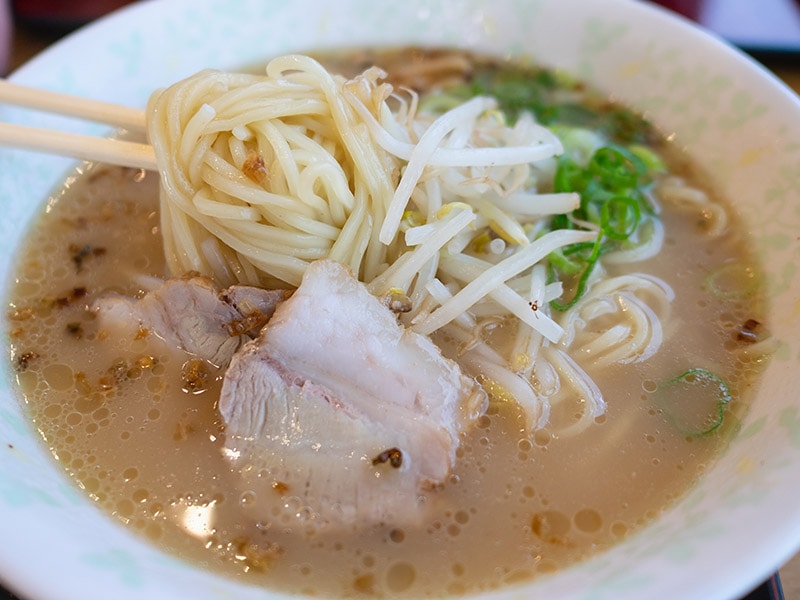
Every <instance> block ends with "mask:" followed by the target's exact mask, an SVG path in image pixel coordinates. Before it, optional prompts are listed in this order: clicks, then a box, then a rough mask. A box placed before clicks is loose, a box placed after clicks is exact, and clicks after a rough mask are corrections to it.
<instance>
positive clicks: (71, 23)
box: [11, 0, 133, 29]
mask: <svg viewBox="0 0 800 600" xmlns="http://www.w3.org/2000/svg"><path fill="white" fill-rule="evenodd" d="M132 1H133V0H13V1H12V2H11V7H12V9H13V13H14V18H15V19H17V20H19V21H20V22H25V23H30V24H34V25H41V26H47V27H54V28H59V29H62V28H63V29H71V28H74V27H78V26H80V25H84V24H86V23H88V22H89V21H93V20H94V19H97V18H99V17H102V16H103V15H105V14H108V13H110V12H111V11H113V10H115V9H117V8H120V7H122V6H124V5H126V4H130V3H131V2H132Z"/></svg>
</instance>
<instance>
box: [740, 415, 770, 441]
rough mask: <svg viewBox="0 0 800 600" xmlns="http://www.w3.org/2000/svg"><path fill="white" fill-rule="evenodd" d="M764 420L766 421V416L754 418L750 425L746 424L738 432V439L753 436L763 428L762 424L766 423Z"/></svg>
mask: <svg viewBox="0 0 800 600" xmlns="http://www.w3.org/2000/svg"><path fill="white" fill-rule="evenodd" d="M766 422H767V418H766V417H761V418H760V419H756V420H755V421H753V422H752V423H750V425H748V426H747V427H745V428H744V429H742V430H741V431H740V432H739V436H738V438H739V439H740V440H746V439H749V438H751V437H753V436H754V435H756V434H757V433H758V432H760V431H761V430H762V429H764V425H765V424H766Z"/></svg>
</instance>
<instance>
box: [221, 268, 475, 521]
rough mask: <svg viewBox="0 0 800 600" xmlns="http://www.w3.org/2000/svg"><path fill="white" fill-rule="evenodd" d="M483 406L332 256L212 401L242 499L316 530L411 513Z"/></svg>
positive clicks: (447, 363)
mask: <svg viewBox="0 0 800 600" xmlns="http://www.w3.org/2000/svg"><path fill="white" fill-rule="evenodd" d="M484 409H485V395H484V394H483V392H482V391H481V390H480V387H479V386H477V384H476V383H475V382H474V380H472V379H470V378H469V377H466V376H465V375H464V374H462V372H461V370H460V368H459V367H458V365H457V364H456V363H454V362H453V361H451V360H449V359H446V358H445V357H443V356H442V355H441V353H440V351H439V349H438V348H437V347H436V346H435V345H434V344H433V342H431V340H430V339H429V338H427V337H425V336H422V335H419V334H417V333H414V332H412V331H410V330H407V329H405V328H404V327H403V326H402V325H400V324H399V323H398V322H397V319H396V317H395V315H394V314H393V313H392V312H391V311H390V310H389V309H388V308H387V307H386V306H385V305H384V304H383V303H381V302H380V301H379V300H378V299H377V298H376V297H375V296H373V295H372V294H370V293H369V291H368V290H367V289H366V287H365V286H364V285H363V284H361V283H360V282H359V281H357V280H356V279H355V278H354V277H353V275H352V273H351V272H350V271H349V270H348V269H347V268H346V267H344V266H342V265H340V264H338V263H336V262H333V261H329V260H321V261H316V262H314V263H312V264H311V265H310V266H309V267H308V269H307V270H306V273H305V275H304V277H303V280H302V283H301V285H300V287H299V288H298V289H297V290H296V291H295V292H294V294H293V295H292V297H291V298H290V299H289V300H287V301H286V302H283V303H282V304H281V305H280V306H279V307H278V308H277V310H276V311H275V314H274V315H273V317H272V319H271V320H270V321H269V323H268V324H267V325H266V326H265V327H264V328H263V329H262V331H261V333H260V335H259V336H258V338H256V339H254V340H253V341H251V342H248V343H247V344H245V346H244V347H243V348H242V349H241V350H240V351H239V352H238V353H237V354H236V355H235V356H234V358H233V360H232V361H231V364H230V367H229V368H228V371H227V372H226V374H225V379H224V382H223V387H222V394H221V397H220V402H219V411H220V413H221V416H222V418H223V419H224V421H225V432H226V441H225V447H226V453H227V455H228V457H229V458H230V460H231V461H232V462H233V464H234V466H235V467H236V468H238V470H239V472H240V473H241V476H242V489H243V490H248V491H249V492H250V493H255V494H256V498H255V501H254V502H250V503H249V505H250V506H251V507H252V508H251V510H255V511H258V512H260V513H261V515H260V516H263V517H264V518H266V519H268V520H270V519H272V518H273V517H275V516H276V514H278V513H280V512H281V511H282V510H283V509H284V508H286V507H290V511H289V512H291V514H290V515H289V516H286V515H284V516H285V517H286V518H285V519H284V523H283V524H284V526H291V525H290V523H292V519H296V520H295V521H294V523H293V524H294V525H296V526H298V527H300V528H301V529H308V530H311V531H324V530H337V529H343V528H345V529H354V528H362V527H368V526H371V525H376V524H386V525H390V526H402V525H407V524H412V523H418V522H419V520H420V519H421V517H422V516H423V515H424V514H425V512H426V507H427V505H429V504H430V503H431V500H432V498H431V495H432V494H435V488H436V487H437V486H439V485H440V484H443V483H444V482H445V480H446V479H447V477H448V474H449V473H450V472H451V469H452V468H453V464H454V461H455V456H456V449H457V447H458V445H459V436H460V434H461V433H462V432H464V431H465V430H466V429H467V428H468V427H470V426H471V424H473V423H474V421H475V419H476V418H477V417H478V416H479V415H480V414H481V413H482V412H483V410H484ZM275 507H279V508H277V509H276V508H275Z"/></svg>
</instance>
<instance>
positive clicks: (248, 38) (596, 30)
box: [0, 0, 800, 600]
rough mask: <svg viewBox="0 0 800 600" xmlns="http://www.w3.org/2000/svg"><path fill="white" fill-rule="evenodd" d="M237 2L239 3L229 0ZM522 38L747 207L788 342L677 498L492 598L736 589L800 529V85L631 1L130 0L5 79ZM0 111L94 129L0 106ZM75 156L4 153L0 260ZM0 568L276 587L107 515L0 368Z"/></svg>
mask: <svg viewBox="0 0 800 600" xmlns="http://www.w3.org/2000/svg"><path fill="white" fill-rule="evenodd" d="M234 7H235V8H234ZM408 43H413V44H433V45H454V46H466V47H469V48H473V49H476V50H479V51H486V52H491V53H495V54H498V55H502V56H506V55H519V54H528V55H532V56H533V57H534V58H535V59H536V60H538V61H539V62H541V63H543V64H545V65H549V66H554V67H560V68H564V69H567V70H568V71H571V72H573V73H574V74H576V75H578V76H579V77H582V78H584V79H586V80H588V81H589V82H590V83H592V84H594V85H595V86H597V87H599V88H601V89H603V90H606V91H607V92H608V93H609V94H611V95H613V97H615V98H617V99H619V100H621V101H623V102H625V103H627V104H630V105H632V106H634V107H637V108H639V109H640V110H643V111H645V112H646V114H647V116H648V117H650V118H651V119H652V120H653V121H654V122H655V123H656V124H657V125H658V126H659V127H660V128H661V129H662V130H663V131H665V132H667V133H669V134H673V135H674V140H675V143H677V144H679V145H680V146H682V147H685V148H686V150H687V151H688V153H689V154H690V155H691V156H692V157H693V158H694V160H695V161H697V162H698V163H699V164H700V166H701V167H703V168H704V169H706V170H707V171H708V172H710V173H711V174H712V176H713V180H714V183H715V185H716V186H717V187H718V188H719V189H720V190H721V191H722V192H723V193H724V194H725V196H727V197H728V199H729V200H730V201H731V202H732V203H733V205H734V207H735V210H736V211H737V212H738V213H739V214H740V215H741V216H742V217H743V220H744V222H745V223H746V224H747V227H748V229H749V234H750V235H751V237H752V242H753V244H754V246H755V247H756V248H757V250H758V252H759V256H760V258H761V260H762V262H763V266H764V268H765V270H766V272H767V273H768V275H769V289H770V301H771V312H770V319H771V322H770V327H771V329H772V331H774V332H776V333H777V334H779V335H780V336H781V342H782V345H781V349H780V351H779V352H778V354H777V356H775V357H774V359H773V360H772V362H771V366H770V367H769V369H768V371H767V372H766V374H765V376H764V379H763V383H762V385H761V388H760V390H759V392H758V395H757V399H756V402H755V404H754V406H753V407H752V410H751V411H750V413H749V415H748V417H747V419H746V421H745V423H744V426H743V429H742V431H741V433H740V434H739V435H738V437H737V438H736V439H735V441H734V442H733V443H732V444H731V446H730V448H729V450H728V451H727V453H726V454H725V455H724V456H723V457H722V458H721V459H720V460H719V462H718V463H717V464H716V465H715V466H714V467H713V468H712V469H711V470H710V471H709V472H708V473H707V475H705V476H704V477H703V479H702V482H701V483H700V484H699V485H698V486H697V487H695V488H694V489H693V490H692V491H691V492H690V493H689V494H688V495H687V496H686V497H685V498H683V500H682V501H680V502H679V503H678V504H677V506H675V508H674V509H673V510H671V511H669V512H668V513H667V514H665V515H664V516H663V517H661V518H659V519H658V520H657V521H655V522H654V523H652V524H651V525H649V526H648V527H646V528H645V529H642V530H641V531H639V532H638V533H637V534H636V535H634V536H633V537H631V538H630V539H629V540H627V541H626V542H624V543H622V544H620V545H618V546H616V547H615V548H613V549H612V550H610V551H608V552H605V553H603V554H600V555H598V556H596V557H595V558H593V559H591V560H588V561H587V562H585V563H583V564H579V565H576V566H574V567H572V568H569V569H567V570H564V571H562V572H559V573H556V574H554V575H552V576H548V577H544V578H541V579H539V580H537V581H535V582H533V583H531V584H529V585H525V586H522V587H519V588H508V589H504V590H501V591H498V592H495V593H492V594H489V595H488V596H487V597H490V598H492V599H495V600H497V599H501V598H503V599H506V598H523V597H525V598H527V597H534V596H535V597H540V598H597V599H602V598H614V599H616V600H621V599H625V598H631V599H634V598H635V599H637V600H639V599H641V598H659V597H660V598H684V599H685V598H736V597H738V596H741V595H742V594H744V593H745V592H747V591H748V590H749V589H751V588H752V587H754V586H756V585H757V584H758V583H759V582H760V581H762V580H763V579H765V578H766V577H768V576H769V574H770V573H772V572H773V571H774V570H775V569H777V568H778V567H779V566H780V565H781V564H782V563H783V562H784V561H785V560H787V559H788V558H789V557H790V556H791V555H792V553H793V552H794V551H795V550H796V549H797V548H798V546H800V505H799V504H798V500H797V491H798V486H800V483H798V482H800V400H798V396H797V390H798V389H800V369H799V368H798V367H797V361H798V357H800V303H799V302H798V300H799V299H800V275H798V273H797V269H796V267H795V264H796V262H795V261H796V260H797V259H798V254H800V246H799V245H798V231H800V102H798V99H797V98H796V97H795V96H794V95H793V94H792V93H791V92H790V91H789V90H788V89H786V88H785V87H783V85H782V84H780V83H779V82H778V81H777V80H775V79H774V78H773V77H772V76H770V75H769V74H767V73H766V72H765V71H764V70H762V69H760V68H759V67H758V66H757V65H756V64H754V63H753V62H751V61H750V60H748V59H747V58H745V57H744V56H743V55H741V54H739V53H738V52H736V51H734V50H732V49H731V48H729V47H727V46H726V45H724V44H723V43H721V42H720V41H718V40H716V39H714V38H712V37H711V36H709V35H707V34H705V33H703V32H701V31H699V30H698V29H696V28H694V27H692V26H690V25H688V24H687V23H685V22H683V21H682V20H679V19H677V18H673V17H670V16H669V15H667V14H666V13H664V12H663V11H661V10H658V9H654V8H652V7H650V6H648V5H644V4H641V3H639V2H634V1H628V0H448V1H446V2H445V1H430V2H426V1H424V0H403V1H402V2H389V1H381V0H339V1H337V2H335V3H334V2H326V1H325V0H317V1H315V0H292V1H291V2H278V1H277V0H276V1H271V2H265V1H263V0H245V1H239V2H236V3H229V2H223V1H217V2H210V1H209V2H195V1H192V0H172V1H170V2H148V3H141V4H136V5H133V6H132V7H131V8H129V9H127V10H123V11H122V12H119V13H116V14H115V15H112V16H111V17H110V18H106V19H104V20H102V21H100V22H98V23H96V24H93V25H91V26H90V27H88V28H86V29H84V30H82V31H80V32H78V33H77V34H75V35H72V36H70V37H69V38H67V39H65V40H64V41H62V42H60V43H58V44H56V45H55V46H54V47H52V48H50V49H49V50H47V51H46V52H44V53H43V54H41V55H40V56H39V57H37V58H36V59H34V60H33V61H31V62H30V63H29V64H27V65H26V66H25V67H23V68H22V69H20V70H19V71H18V72H17V73H15V74H14V75H13V77H12V79H13V80H15V81H17V82H19V83H24V84H28V85H33V86H40V87H44V88H51V89H57V90H61V91H65V92H70V93H73V94H78V95H83V96H86V97H90V98H96V99H101V100H109V101H114V102H120V103H125V104H129V105H132V106H144V104H145V102H146V100H147V97H148V95H149V94H150V92H151V91H152V90H153V89H154V88H156V87H159V86H163V85H166V84H169V83H171V82H174V81H176V80H178V79H180V78H183V77H185V76H187V75H189V74H191V73H193V72H195V71H197V70H199V69H201V68H204V67H218V68H235V67H237V66H241V65H247V64H252V63H255V62H257V61H262V60H263V59H265V58H267V57H269V56H272V55H276V54H280V53H284V52H287V51H303V50H308V49H316V48H320V47H337V46H353V45H379V44H382V45H386V44H388V45H394V44H408ZM0 117H2V119H3V120H12V121H15V122H19V123H28V124H36V125H40V126H44V127H60V128H62V129H69V130H77V131H84V132H88V133H97V132H103V131H104V129H103V128H102V127H99V126H95V125H86V124H83V123H76V122H73V121H70V120H66V119H62V118H55V117H48V116H43V115H39V114H35V113H25V112H22V111H19V110H11V109H5V110H3V111H2V114H1V115H0ZM73 165H74V161H70V160H65V159H61V158H56V157H51V156H43V155H36V154H31V153H25V152H17V151H6V150H4V151H2V152H0V213H1V214H0V269H1V270H2V274H1V275H2V277H3V279H4V280H6V279H7V278H8V277H9V272H10V265H11V264H12V262H13V254H14V249H15V248H16V246H17V244H18V241H19V239H20V237H21V236H22V235H24V231H25V226H26V223H27V222H28V221H29V220H30V219H31V217H32V215H34V214H35V213H37V212H38V211H41V210H42V206H43V203H44V202H46V200H47V198H48V195H49V194H50V193H51V192H53V190H54V189H56V188H57V187H58V186H59V184H60V183H61V182H62V180H63V178H64V177H65V175H66V174H67V173H68V171H69V170H70V169H71V168H72V167H73ZM0 386H2V387H0V453H1V454H2V458H0V578H2V579H3V580H4V581H5V582H6V584H7V585H9V586H10V587H12V588H13V589H14V590H16V591H17V592H18V593H20V594H21V595H22V596H24V597H26V598H29V599H30V600H49V599H59V598H74V599H81V600H91V599H93V598H97V599H102V600H108V599H109V598H114V599H116V600H125V599H133V598H150V599H152V600H156V599H162V598H163V599H166V598H182V597H185V598H193V599H195V600H211V599H221V598H240V599H243V600H244V599H248V598H265V597H269V598H274V597H278V596H277V595H275V594H272V595H271V594H270V593H269V592H265V591H264V590H261V589H256V588H250V587H247V586H244V585H242V584H239V583H234V582H232V581H229V580H226V579H222V578H219V577H216V576H215V575H213V574H211V573H209V572H207V571H204V570H202V569H199V568H195V567H193V566H192V565H190V564H186V563H183V562H181V561H180V560H177V559H175V558H172V557H170V556H167V555H165V554H163V553H162V552H160V551H159V550H157V549H156V548H154V547H152V546H150V545H148V544H147V543H145V542H143V541H141V540H140V539H138V538H137V537H135V536H134V535H132V534H130V533H129V532H128V531H126V530H125V529H124V528H122V527H121V526H120V525H118V524H116V523H115V522H114V521H112V520H111V519H110V518H108V517H107V516H106V515H104V514H103V513H102V512H101V511H99V510H98V509H97V508H96V507H95V506H93V505H92V504H91V503H90V502H89V500H87V499H86V498H84V497H83V496H82V495H81V493H80V492H79V491H78V490H76V489H74V488H73V486H72V484H71V483H70V482H69V481H68V480H67V478H66V477H65V476H64V474H62V473H61V471H60V470H59V469H58V467H57V466H56V465H55V464H54V463H53V461H52V459H51V458H50V456H49V455H48V454H47V452H46V451H45V449H44V448H43V447H42V445H41V443H40V440H39V439H38V438H37V436H36V435H35V433H34V432H33V429H32V428H31V426H30V425H29V423H28V422H27V421H26V417H25V413H24V409H23V408H22V407H21V406H20V404H19V402H18V399H17V398H16V396H15V395H14V391H13V390H14V384H13V375H12V374H11V373H8V375H7V376H6V377H5V378H3V380H2V382H0Z"/></svg>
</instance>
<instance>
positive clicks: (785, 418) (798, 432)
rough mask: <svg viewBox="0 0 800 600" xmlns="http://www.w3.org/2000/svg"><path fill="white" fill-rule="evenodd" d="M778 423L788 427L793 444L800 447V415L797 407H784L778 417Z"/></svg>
mask: <svg viewBox="0 0 800 600" xmlns="http://www.w3.org/2000/svg"><path fill="white" fill-rule="evenodd" d="M778 423H780V424H781V425H782V426H783V427H784V428H786V432H787V433H788V434H789V441H790V442H791V444H792V446H794V447H796V448H800V416H798V414H797V407H794V406H792V407H789V408H785V409H783V410H782V411H781V413H780V416H779V418H778Z"/></svg>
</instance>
